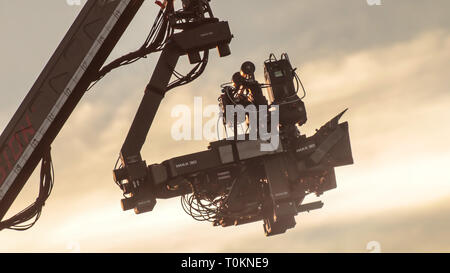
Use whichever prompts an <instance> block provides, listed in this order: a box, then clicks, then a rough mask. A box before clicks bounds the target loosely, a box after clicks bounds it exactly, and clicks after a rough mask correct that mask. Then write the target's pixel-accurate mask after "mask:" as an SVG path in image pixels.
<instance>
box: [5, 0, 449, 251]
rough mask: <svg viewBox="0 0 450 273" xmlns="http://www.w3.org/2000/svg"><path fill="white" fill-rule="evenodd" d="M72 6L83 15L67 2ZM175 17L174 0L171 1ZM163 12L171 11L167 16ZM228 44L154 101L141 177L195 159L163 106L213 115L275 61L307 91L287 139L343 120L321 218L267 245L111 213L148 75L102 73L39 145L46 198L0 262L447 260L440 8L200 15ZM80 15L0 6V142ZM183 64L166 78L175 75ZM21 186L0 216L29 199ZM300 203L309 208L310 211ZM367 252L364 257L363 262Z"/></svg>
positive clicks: (342, 6)
mask: <svg viewBox="0 0 450 273" xmlns="http://www.w3.org/2000/svg"><path fill="white" fill-rule="evenodd" d="M81 2H82V4H83V3H85V1H81ZM178 2H179V1H178ZM178 4H179V3H178ZM211 4H212V7H213V10H214V13H215V15H216V16H217V17H219V18H221V19H222V20H227V21H229V23H230V27H231V29H232V32H233V34H234V37H235V38H234V39H233V41H232V43H231V50H232V55H230V56H228V57H226V58H219V56H218V54H217V53H216V52H214V53H213V54H212V56H211V58H210V63H209V65H208V68H207V69H206V71H205V73H204V74H203V75H202V77H200V78H199V79H198V80H197V81H195V82H193V83H192V84H190V85H188V86H185V87H181V88H178V89H175V90H173V91H171V92H170V93H169V94H168V95H167V96H166V98H165V100H164V101H163V104H162V106H161V108H160V110H159V112H158V114H157V117H156V119H155V121H154V123H153V126H152V128H151V130H150V134H149V137H148V140H147V142H146V144H145V145H144V148H143V150H142V156H143V158H144V159H145V160H146V161H147V163H159V162H161V161H163V160H165V159H168V158H171V157H174V156H179V155H183V154H186V153H192V152H197V151H201V150H205V149H206V147H207V145H208V142H207V141H175V140H173V139H172V138H171V137H170V130H171V126H172V125H173V123H174V122H175V121H176V119H174V118H172V117H171V110H172V109H173V108H174V107H176V106H177V105H179V104H186V105H188V106H189V107H192V105H193V102H194V96H199V97H202V98H203V102H204V104H205V105H206V104H215V103H216V99H217V97H218V95H219V93H220V87H219V86H220V84H222V83H224V82H228V81H229V80H230V78H231V75H232V74H233V73H234V72H236V71H237V70H239V67H240V65H241V63H242V62H244V61H247V60H250V61H252V62H254V63H255V64H256V65H257V71H256V73H257V77H258V78H259V80H260V81H263V66H262V63H263V61H264V60H266V59H267V58H268V56H269V54H270V53H275V54H276V55H280V54H281V53H283V52H287V53H289V56H290V59H291V62H293V64H294V65H295V66H296V67H298V72H299V75H300V77H301V79H302V82H303V83H304V85H305V87H306V90H307V97H306V99H305V104H306V107H307V111H308V122H307V124H305V125H304V126H302V128H301V131H302V133H306V134H307V135H311V134H313V132H314V129H315V128H318V127H320V126H321V125H322V124H323V123H324V122H326V121H328V120H329V119H330V118H332V117H334V116H335V115H336V114H337V113H339V112H341V111H342V110H343V109H345V108H349V111H348V112H347V113H346V114H345V115H344V117H343V120H346V121H348V122H349V124H350V138H351V143H352V150H353V156H354V161H355V164H353V165H351V166H345V167H339V168H337V169H336V178H337V184H338V187H337V188H336V189H334V190H332V191H329V192H326V193H325V194H324V195H323V196H321V197H320V199H319V200H322V201H323V202H324V203H325V205H324V207H323V208H322V209H321V210H317V211H313V212H310V213H306V214H301V215H299V216H297V217H296V221H297V226H296V227H295V228H294V229H291V230H288V232H287V233H286V234H283V235H279V236H274V237H270V238H267V237H265V236H264V234H263V229H262V223H261V222H258V223H253V224H248V225H244V226H239V227H228V228H219V227H212V226H211V225H210V224H209V223H204V222H196V221H194V220H193V219H191V218H190V216H188V215H186V214H184V212H183V210H182V208H181V205H180V201H179V199H174V200H162V201H158V204H157V205H156V207H155V209H154V211H152V212H150V213H146V214H142V215H134V213H133V212H132V211H127V212H123V211H122V210H121V208H120V203H119V200H120V198H121V191H120V190H119V189H118V188H117V187H116V185H115V184H114V182H113V180H112V175H111V171H112V169H113V166H114V163H115V160H116V158H117V155H118V151H119V149H120V147H121V145H122V143H123V140H124V139H125V136H126V133H127V131H128V128H129V126H130V125H131V122H132V119H133V117H134V114H135V111H136V109H137V107H138V105H139V102H140V99H141V97H142V95H143V90H144V88H145V85H146V84H147V82H148V80H149V78H150V75H151V73H152V71H153V68H154V65H155V63H156V60H157V57H158V56H157V55H154V56H151V57H149V58H148V59H145V60H143V61H141V62H139V63H136V64H133V65H131V66H128V67H125V68H121V69H118V70H116V71H114V72H112V73H111V74H110V75H108V76H106V77H105V78H104V79H103V80H102V81H101V82H99V84H97V85H96V86H95V87H94V88H93V89H92V90H91V91H90V92H88V93H87V94H86V95H85V96H84V97H83V99H82V100H81V102H80V104H79V105H78V106H77V108H76V109H75V111H74V113H73V114H72V116H71V117H70V118H69V120H68V121H67V123H66V125H65V126H64V128H63V129H62V131H61V133H60V134H59V136H58V137H57V138H56V140H55V142H54V143H53V145H52V152H53V161H54V165H55V170H56V181H55V188H54V191H53V193H52V195H51V196H50V198H49V200H48V201H47V203H46V205H45V207H44V210H43V214H42V216H41V218H40V220H39V222H38V223H37V224H36V226H35V227H33V228H32V229H31V230H29V231H26V232H15V231H2V232H1V233H0V252H78V251H80V252H122V251H127V252H369V251H371V246H373V245H376V249H377V250H380V251H383V252H437V251H439V252H449V251H450V234H449V232H450V231H449V230H450V229H449V224H450V218H449V217H450V216H449V215H450V178H449V175H448V174H447V169H448V166H449V164H450V145H449V144H448V139H450V128H449V124H450V90H449V86H450V78H449V77H448V75H450V65H449V64H450V18H449V17H448V10H450V3H449V2H448V1H446V0H435V1H433V2H432V3H431V2H430V1H420V0H395V1H394V0H381V5H379V6H371V5H368V4H367V1H366V0H347V1H338V0H315V1H312V0H309V1H308V0H302V1H298V0H295V1H294V0H286V1H268V0H247V1H238V0H227V1H224V0H213V1H212V2H211ZM80 10H81V6H70V5H67V3H66V1H65V0H50V1H25V0H16V1H7V0H0V33H1V35H2V37H3V38H2V42H1V43H0V59H1V60H2V63H1V64H0V82H1V83H2V87H1V89H0V129H1V130H3V129H4V127H5V126H6V125H7V123H8V121H9V120H10V118H11V117H12V115H13V114H14V112H15V111H16V109H17V107H18V106H19V104H20V102H21V101H22V99H23V98H24V97H25V95H26V94H27V92H28V91H29V89H30V87H31V86H32V84H33V83H34V81H35V80H36V78H37V77H38V75H39V74H40V72H41V70H42V68H43V67H44V65H45V64H46V62H47V61H48V59H49V58H50V56H51V55H52V53H53V51H54V50H55V49H56V47H57V45H58V43H59V42H60V40H61V39H62V37H63V36H64V34H65V33H66V31H67V30H68V28H69V27H70V25H71V24H72V22H73V20H74V19H75V18H76V16H77V14H78V13H79V11H80ZM157 11H158V9H157V6H155V5H154V3H153V1H145V4H144V6H143V7H142V8H141V10H140V11H139V13H138V14H137V16H136V18H135V20H134V21H133V22H132V24H131V25H130V27H129V28H128V30H127V32H126V33H125V34H124V36H123V37H122V39H121V40H120V42H119V44H118V46H117V47H116V48H115V50H114V51H113V53H112V54H111V56H110V60H111V59H113V58H116V57H119V56H121V55H123V54H124V53H127V52H129V51H132V50H134V49H136V48H138V47H139V46H140V45H141V44H142V42H143V41H144V40H145V37H146V35H147V31H148V30H149V27H150V26H151V24H152V23H153V19H154V17H155V16H156V13H157ZM186 59H187V58H186V57H183V59H182V61H181V63H180V71H183V70H184V71H187V69H188V68H189V65H188V64H187V63H188V62H187V60H186ZM37 190H38V179H37V176H36V174H34V175H33V176H32V177H31V178H30V180H29V183H28V184H27V185H26V186H25V188H24V189H23V191H22V193H21V194H20V195H19V197H18V199H17V200H16V202H15V204H14V205H13V207H12V208H11V213H10V215H12V213H14V212H17V211H19V210H20V209H22V208H24V207H25V206H26V205H27V204H29V203H30V202H32V201H33V200H34V198H35V197H36V196H37ZM311 200H316V198H311ZM372 250H373V249H372Z"/></svg>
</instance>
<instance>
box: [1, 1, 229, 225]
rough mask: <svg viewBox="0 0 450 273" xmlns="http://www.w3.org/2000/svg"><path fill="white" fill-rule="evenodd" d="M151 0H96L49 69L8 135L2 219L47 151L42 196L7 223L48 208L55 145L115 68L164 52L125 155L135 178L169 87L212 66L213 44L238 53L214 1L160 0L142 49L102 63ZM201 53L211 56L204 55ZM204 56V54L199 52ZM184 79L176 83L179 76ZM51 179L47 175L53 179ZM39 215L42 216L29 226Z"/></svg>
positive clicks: (130, 176)
mask: <svg viewBox="0 0 450 273" xmlns="http://www.w3.org/2000/svg"><path fill="white" fill-rule="evenodd" d="M143 1H144V0H110V1H97V0H89V1H87V3H86V4H85V5H84V7H83V9H82V11H81V12H80V14H79V16H78V17H77V18H76V20H75V22H74V23H73V25H72V26H71V28H70V30H69V31H68V32H67V34H66V36H65V37H64V39H63V41H62V42H61V44H60V45H59V47H58V48H57V50H56V51H55V53H54V54H53V56H52V58H51V59H50V61H49V62H48V64H47V65H46V67H45V68H44V70H43V71H42V73H41V75H40V76H39V78H38V79H37V81H36V83H35V84H34V86H33V87H32V89H31V90H30V92H29V93H28V95H27V96H26V98H25V99H24V101H23V102H22V104H21V105H20V107H19V108H18V110H17V112H16V113H15V114H14V116H13V118H12V120H11V121H10V122H9V124H8V126H7V127H6V129H5V130H4V132H3V133H2V135H1V137H0V220H2V219H3V217H4V216H5V214H6V212H7V211H8V209H9V208H10V206H11V204H12V203H13V201H14V200H15V198H16V197H17V195H18V194H19V192H20V190H21V189H22V187H23V186H24V184H25V183H26V181H27V180H28V178H29V177H30V175H31V173H32V172H33V171H34V169H35V167H36V165H37V164H38V162H39V160H40V159H41V158H43V165H42V173H43V175H41V187H40V191H39V197H38V199H37V200H36V202H35V203H34V204H32V205H30V206H29V207H27V208H26V209H25V210H23V211H21V212H19V213H18V214H17V215H15V216H13V217H11V218H10V219H8V220H3V221H2V222H0V230H2V229H6V228H11V229H19V230H23V229H27V228H29V227H31V226H32V225H33V224H34V222H35V221H36V220H37V218H38V217H39V215H40V212H41V210H42V206H43V205H44V202H45V200H46V199H47V198H48V195H49V194H50V190H51V188H52V187H51V186H52V185H53V176H52V172H51V166H52V164H51V157H50V156H49V155H48V156H47V151H49V150H50V144H51V143H52V142H53V140H54V138H55V137H56V136H57V134H58V133H59V131H60V130H61V128H62V126H63V125H64V123H65V121H66V120H67V118H68V117H69V116H70V114H71V113H72V111H73V110H74V108H75V106H76V105H77V104H78V103H79V101H80V99H81V97H82V96H83V95H84V93H85V92H86V90H88V89H90V86H91V87H92V85H93V84H95V83H96V82H97V81H98V80H100V79H101V78H103V77H104V76H105V75H106V74H107V73H109V72H110V71H112V70H113V69H115V68H118V67H120V66H123V65H127V64H131V63H133V62H135V61H137V60H139V59H141V58H144V57H145V56H146V55H148V54H151V53H154V52H157V51H162V53H161V57H160V60H159V62H158V65H157V68H156V70H157V71H156V72H155V73H154V74H153V77H152V78H151V80H150V83H149V84H148V86H147V88H146V90H145V95H144V98H143V100H142V103H141V106H140V108H139V110H138V113H137V114H136V119H135V121H134V122H133V125H132V127H131V129H130V133H129V136H128V137H127V140H126V141H125V143H124V145H123V148H122V151H121V157H122V159H123V165H124V169H125V170H126V171H127V178H128V179H130V180H133V181H138V180H139V179H140V176H141V175H142V173H141V171H142V169H140V167H142V166H145V163H144V162H143V161H142V160H141V159H140V154H139V152H140V149H141V147H142V144H143V143H144V141H145V137H146V135H147V132H148V129H149V128H150V125H151V122H152V120H153V116H154V114H155V113H156V110H157V107H158V105H159V103H160V101H161V99H162V98H163V97H164V93H165V92H167V91H168V90H170V89H173V88H175V87H178V86H181V85H184V84H187V83H189V82H191V81H193V80H195V79H196V78H198V77H199V76H200V75H201V74H202V73H203V71H204V69H205V68H206V65H207V63H208V57H209V54H208V53H209V49H211V48H214V47H217V48H218V50H219V55H220V56H227V55H229V54H230V48H229V46H228V44H229V43H230V42H231V39H232V35H231V32H230V29H229V26H228V23H227V22H222V21H219V19H217V18H215V17H214V16H213V14H212V10H211V8H210V5H209V3H208V2H209V1H207V0H196V1H194V0H191V1H187V0H183V1H182V3H183V7H184V8H183V9H181V10H175V9H174V1H173V0H167V1H164V2H161V1H157V4H158V5H159V6H160V7H161V9H160V11H159V13H158V15H157V18H156V20H155V23H154V24H153V26H152V28H151V30H150V33H149V35H148V37H147V39H146V41H145V43H144V44H143V45H142V47H141V48H139V49H138V50H136V51H134V52H131V53H129V54H126V55H124V56H122V57H120V58H118V59H116V60H114V61H112V62H111V63H109V64H107V65H105V66H104V67H103V68H102V65H103V64H104V62H105V60H106V59H107V57H108V56H109V54H110V52H111V51H112V49H113V48H114V47H115V45H116V43H117V42H118V40H119V39H120V37H121V36H122V34H123V32H124V31H125V30H126V28H127V27H128V25H129V23H130V22H131V21H132V19H133V18H134V16H135V14H136V13H137V11H138V10H139V8H140V7H141V5H142V3H143ZM200 52H202V53H203V56H200ZM183 55H188V56H189V59H190V61H191V63H194V64H195V66H194V67H193V68H192V70H191V71H190V72H189V73H188V74H187V75H180V74H179V73H177V72H176V71H175V70H174V69H175V66H176V64H177V61H178V59H179V57H181V56H183ZM199 56H200V57H199ZM173 74H175V76H177V79H176V80H175V81H173V82H171V83H170V84H168V83H169V80H170V78H171V76H172V75H173ZM46 181H47V182H46ZM33 218H34V220H35V221H34V222H33V223H31V224H27V225H22V224H23V223H24V222H27V221H30V220H32V219H33Z"/></svg>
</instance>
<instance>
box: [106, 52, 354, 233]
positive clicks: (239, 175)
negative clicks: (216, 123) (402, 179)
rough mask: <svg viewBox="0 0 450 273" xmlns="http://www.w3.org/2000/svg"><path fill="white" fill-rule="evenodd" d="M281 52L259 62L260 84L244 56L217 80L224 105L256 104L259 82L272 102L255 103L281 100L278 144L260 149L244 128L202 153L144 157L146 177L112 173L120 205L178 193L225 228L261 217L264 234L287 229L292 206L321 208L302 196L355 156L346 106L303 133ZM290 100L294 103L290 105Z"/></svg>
mask: <svg viewBox="0 0 450 273" xmlns="http://www.w3.org/2000/svg"><path fill="white" fill-rule="evenodd" d="M283 56H284V57H283V58H282V59H281V61H276V60H271V61H270V62H266V63H265V67H266V78H267V82H269V83H268V84H259V83H258V82H257V81H256V80H255V79H254V76H253V74H254V72H255V68H254V65H253V64H252V63H250V62H245V63H244V64H243V65H242V69H241V72H237V73H235V74H234V75H233V85H226V86H223V90H222V95H221V96H220V98H219V101H220V104H221V109H222V111H224V112H225V111H226V108H227V106H235V105H245V106H248V105H252V104H253V105H255V106H258V104H257V103H256V102H255V100H254V99H253V98H254V97H255V96H256V97H258V95H255V94H254V93H257V94H261V96H262V91H261V89H262V88H267V87H269V86H270V87H271V92H272V96H273V97H274V98H275V99H274V100H273V102H272V104H271V105H267V104H268V103H267V100H261V99H260V100H259V102H262V103H261V104H264V103H265V105H266V106H268V107H271V106H275V105H278V104H277V103H280V104H281V105H279V107H280V111H282V110H281V109H283V108H285V109H289V110H287V112H289V114H290V115H285V116H282V115H281V114H280V122H279V124H277V126H276V128H278V129H279V131H277V132H271V134H272V135H275V134H279V136H280V139H281V141H280V143H279V145H277V147H274V149H273V150H269V151H263V150H262V149H261V144H263V143H266V144H268V141H264V140H262V139H256V140H250V138H249V135H246V136H244V137H242V139H245V140H239V139H238V137H237V134H235V136H234V137H233V138H231V139H230V138H229V139H223V140H220V141H216V142H212V143H210V145H209V147H208V150H205V151H202V152H198V153H194V154H188V155H184V156H179V157H175V158H172V159H168V160H166V161H164V162H162V163H161V164H152V165H150V166H144V165H143V164H142V168H141V175H142V177H145V178H144V179H141V180H139V181H138V182H135V181H133V180H131V181H130V180H128V181H124V180H126V173H124V170H123V169H122V168H120V169H116V170H115V171H114V174H115V176H114V178H115V180H116V182H118V183H121V185H122V188H123V190H124V194H125V196H126V198H124V199H123V200H122V207H123V209H124V210H129V209H134V210H135V212H136V213H142V212H147V211H151V210H152V209H153V208H154V206H155V205H156V199H157V198H164V199H166V198H173V197H178V196H181V200H182V205H183V208H184V210H185V211H186V212H187V213H188V214H190V215H191V216H192V217H193V218H194V219H196V220H200V221H210V222H212V223H213V224H214V225H215V226H223V227H226V226H231V225H241V224H246V223H251V222H255V221H261V220H262V221H263V222H264V231H265V233H266V235H268V236H269V235H276V234H280V233H284V232H285V231H286V230H287V229H290V228H293V227H294V226H295V224H296V222H295V219H294V217H295V216H296V215H297V214H298V213H301V212H305V211H310V210H314V209H319V208H321V207H322V206H323V203H322V202H313V203H308V204H303V201H304V198H305V197H306V196H307V195H308V194H310V193H315V194H316V195H318V196H319V195H321V194H322V193H324V192H325V191H328V190H331V189H334V188H336V177H335V173H334V167H338V166H343V165H348V164H352V163H353V158H352V152H351V146H350V138H349V133H348V124H347V122H344V123H339V119H340V118H341V116H342V115H343V114H344V112H345V111H343V112H342V113H340V114H339V115H337V116H336V117H335V118H333V119H331V120H330V121H329V122H327V123H326V124H325V125H323V126H322V127H321V128H320V129H319V130H317V132H316V133H315V134H314V135H313V136H311V137H306V136H305V135H301V134H300V132H299V131H298V127H297V126H296V125H295V124H298V125H300V124H303V123H304V122H305V121H306V113H305V109H304V104H303V102H302V100H301V99H300V98H299V97H298V96H297V91H298V88H297V89H296V88H295V85H294V83H293V81H294V78H295V77H296V75H294V73H295V70H294V69H292V67H291V64H290V62H289V59H288V58H287V54H283ZM297 77H298V76H297ZM274 78H275V79H274ZM291 83H292V84H291ZM269 84H270V85H269ZM244 90H245V91H244ZM290 104H292V105H294V106H295V107H293V108H289V107H290ZM299 106H303V107H299ZM296 111H297V112H296ZM259 114H267V113H259ZM295 118H297V119H295ZM238 122H242V121H238ZM232 123H233V122H231V123H228V124H232ZM236 123H237V122H236V120H235V121H234V127H236ZM267 126H268V125H267ZM136 193H138V194H136Z"/></svg>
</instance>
